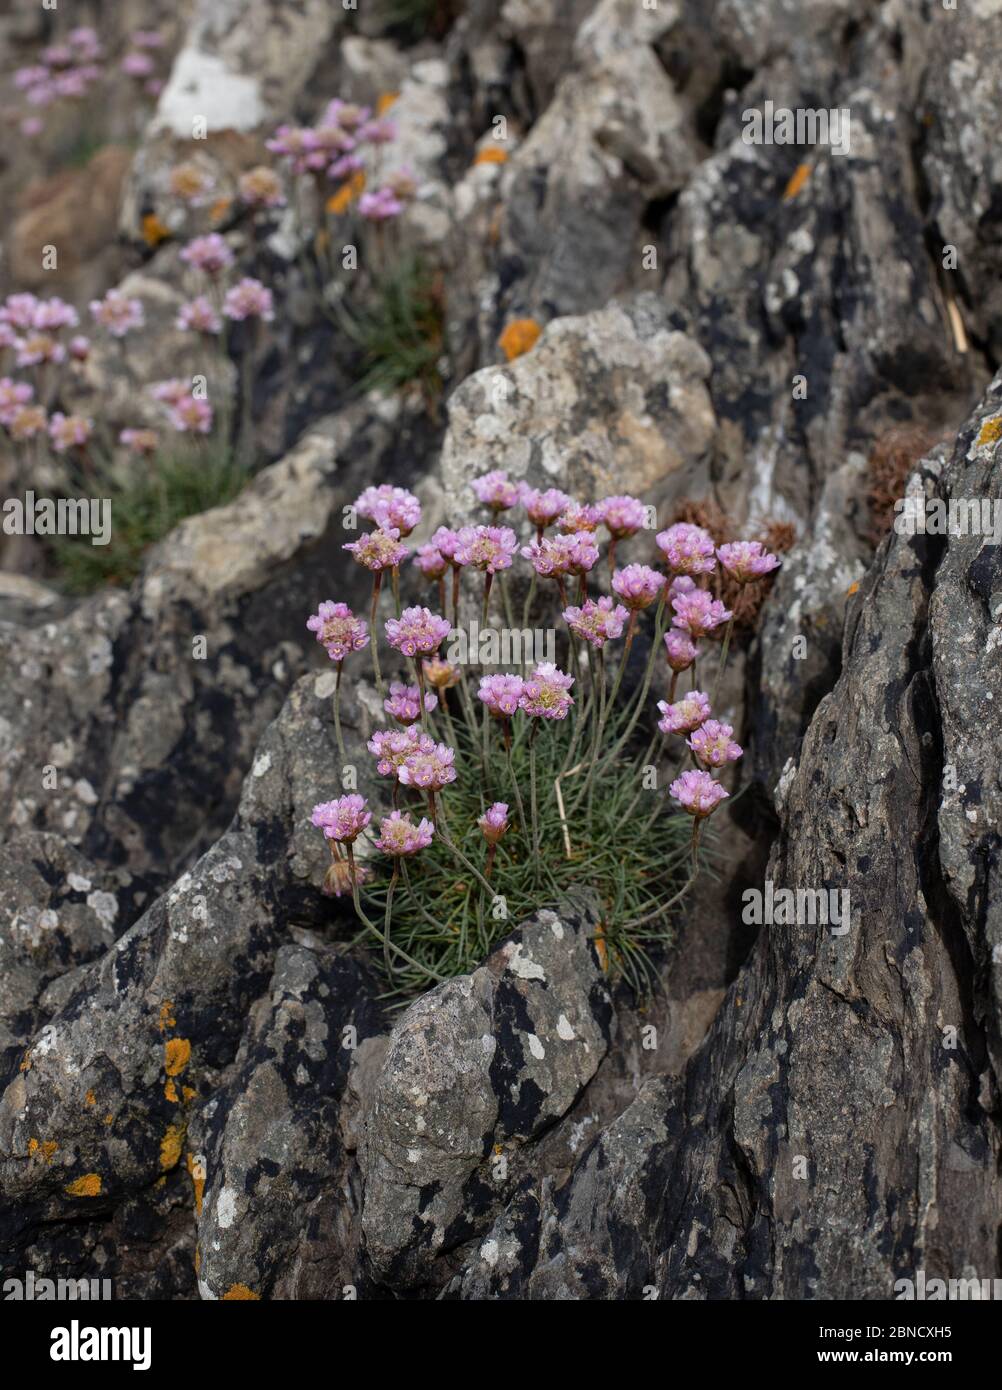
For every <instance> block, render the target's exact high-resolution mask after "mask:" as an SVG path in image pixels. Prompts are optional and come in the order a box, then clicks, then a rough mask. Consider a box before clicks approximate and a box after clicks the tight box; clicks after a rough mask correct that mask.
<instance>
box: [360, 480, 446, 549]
mask: <svg viewBox="0 0 1002 1390" xmlns="http://www.w3.org/2000/svg"><path fill="white" fill-rule="evenodd" d="M355 510H356V511H357V512H358V514H359V516H361V517H365V519H366V520H367V521H374V522H375V523H376V525H377V526H378V527H380V529H381V530H383V531H399V532H400V534H401V535H402V536H409V535H410V533H411V532H412V531H413V530H414V527H415V526H416V525H417V524H418V522H419V521H420V520H421V503H420V502H419V501H418V499H417V498H416V497H415V496H414V494H413V492H408V491H407V489H406V488H404V487H392V486H391V485H390V484H389V483H381V484H380V485H379V487H367V488H366V489H365V491H364V492H362V493H360V494H359V496H358V497H357V498H356V500H355ZM431 540H432V545H435V544H436V541H435V537H434V536H432V538H431Z"/></svg>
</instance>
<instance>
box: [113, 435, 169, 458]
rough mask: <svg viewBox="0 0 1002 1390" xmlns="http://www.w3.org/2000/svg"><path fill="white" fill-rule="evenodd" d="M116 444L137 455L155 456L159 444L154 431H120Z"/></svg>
mask: <svg viewBox="0 0 1002 1390" xmlns="http://www.w3.org/2000/svg"><path fill="white" fill-rule="evenodd" d="M118 442H119V444H124V445H125V447H126V448H127V449H128V450H129V451H130V452H131V453H133V454H139V455H144V454H145V455H149V454H155V453H156V451H157V448H158V446H159V444H160V440H159V439H158V438H157V433H156V431H155V430H122V432H121V434H120V435H119V436H118Z"/></svg>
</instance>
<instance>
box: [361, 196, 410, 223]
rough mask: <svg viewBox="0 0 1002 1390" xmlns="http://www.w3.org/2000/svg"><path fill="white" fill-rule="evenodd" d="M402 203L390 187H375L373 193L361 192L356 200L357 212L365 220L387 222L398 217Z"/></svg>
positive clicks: (401, 210)
mask: <svg viewBox="0 0 1002 1390" xmlns="http://www.w3.org/2000/svg"><path fill="white" fill-rule="evenodd" d="M403 210H404V205H403V203H402V202H401V201H400V199H399V198H398V197H397V195H396V194H395V193H394V191H393V189H392V188H377V189H376V191H375V192H374V193H363V194H362V196H361V198H359V200H358V212H359V216H360V217H364V218H365V220H366V221H367V222H389V221H391V220H392V219H393V218H394V217H399V216H400V214H401V213H402V212H403Z"/></svg>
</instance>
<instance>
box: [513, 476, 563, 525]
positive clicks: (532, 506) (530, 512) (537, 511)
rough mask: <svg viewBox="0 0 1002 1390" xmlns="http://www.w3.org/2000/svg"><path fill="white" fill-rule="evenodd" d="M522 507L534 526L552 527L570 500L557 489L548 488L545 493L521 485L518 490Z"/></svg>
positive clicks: (524, 484)
mask: <svg viewBox="0 0 1002 1390" xmlns="http://www.w3.org/2000/svg"><path fill="white" fill-rule="evenodd" d="M519 493H520V495H521V501H522V506H523V507H524V508H525V510H526V514H527V516H528V518H529V520H530V521H531V522H532V524H533V525H534V526H538V527H543V526H552V525H553V523H554V522H555V521H556V519H557V517H558V516H559V515H560V513H561V512H562V511H563V510H564V509H565V507H569V506H570V505H571V499H570V498H569V497H568V496H567V493H566V492H561V491H560V490H559V488H555V487H550V488H546V489H545V491H541V490H540V489H539V488H535V487H529V486H528V485H527V484H526V483H523V484H522V485H521V487H520V489H519Z"/></svg>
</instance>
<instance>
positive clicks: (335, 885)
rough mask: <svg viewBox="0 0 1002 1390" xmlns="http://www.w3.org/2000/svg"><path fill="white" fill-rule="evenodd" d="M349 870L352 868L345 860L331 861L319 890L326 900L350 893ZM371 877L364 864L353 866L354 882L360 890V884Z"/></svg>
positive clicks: (369, 870) (370, 871)
mask: <svg viewBox="0 0 1002 1390" xmlns="http://www.w3.org/2000/svg"><path fill="white" fill-rule="evenodd" d="M351 870H352V866H351V865H350V864H349V863H348V862H347V860H345V859H332V860H331V862H330V865H329V867H328V869H327V872H326V873H325V874H324V881H323V885H322V887H321V889H320V891H321V893H323V895H324V897H326V898H340V896H341V894H342V893H349V894H350V893H351V891H352V882H351ZM371 877H372V870H371V869H368V868H366V866H365V865H364V864H356V865H355V882H356V883H357V884H358V887H359V888H361V886H362V884H363V883H365V882H366V881H367V880H368V879H370V878H371Z"/></svg>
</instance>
